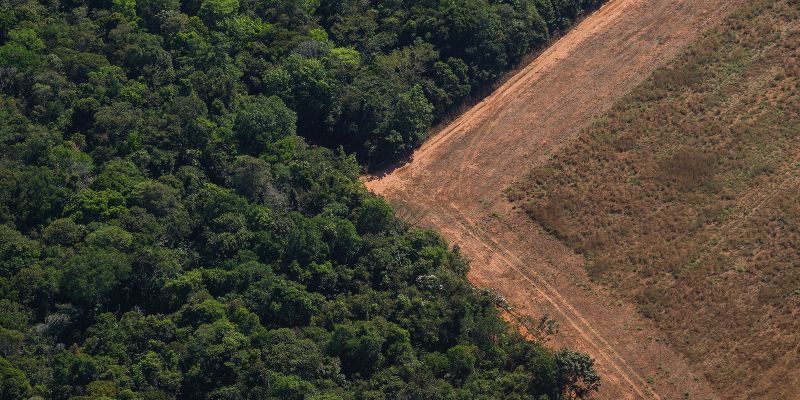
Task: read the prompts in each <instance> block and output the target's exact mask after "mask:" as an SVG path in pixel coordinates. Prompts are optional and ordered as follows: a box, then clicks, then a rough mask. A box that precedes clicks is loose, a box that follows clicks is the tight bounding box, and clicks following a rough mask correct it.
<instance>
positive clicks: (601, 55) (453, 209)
mask: <svg viewBox="0 0 800 400" xmlns="http://www.w3.org/2000/svg"><path fill="white" fill-rule="evenodd" d="M739 3H741V0H728V1H723V0H612V1H610V2H609V3H608V4H606V5H605V6H604V7H603V8H601V9H600V10H598V11H597V12H595V13H593V14H592V15H590V16H588V17H587V18H586V19H585V20H584V21H583V22H581V23H580V24H579V25H578V26H576V27H575V28H574V29H573V30H572V31H570V32H569V33H568V34H567V35H565V36H564V37H562V38H561V39H560V40H559V41H558V42H556V43H555V44H554V45H553V46H551V47H550V48H549V49H548V50H546V51H545V52H544V53H542V54H541V55H540V56H539V57H538V58H537V59H535V60H534V61H533V62H532V63H531V64H529V65H528V66H527V67H525V68H524V69H523V70H521V71H520V72H519V73H517V74H516V75H515V76H513V77H512V78H511V79H509V80H508V81H507V82H506V83H505V84H503V85H502V86H501V87H500V88H499V89H498V90H496V91H495V92H494V93H493V94H492V95H490V96H489V97H487V98H486V99H485V100H484V101H483V102H481V103H480V104H478V105H476V106H475V107H473V108H472V109H471V110H469V111H468V112H466V113H465V114H464V115H462V116H461V117H460V118H458V119H457V120H456V121H454V122H453V123H452V124H451V125H450V126H448V127H447V128H445V129H444V130H442V131H441V132H439V133H438V134H437V135H436V136H434V137H433V138H431V139H430V140H429V141H428V142H426V143H425V144H424V145H423V146H422V147H421V148H420V149H419V150H418V151H417V152H415V153H414V156H413V159H412V162H410V163H408V164H406V165H404V166H403V167H401V168H398V169H396V170H394V171H392V172H391V173H389V174H387V175H385V176H382V177H381V178H380V179H375V180H371V181H369V182H368V183H367V186H368V187H369V188H370V189H372V190H373V191H376V192H378V193H381V194H383V195H385V196H386V197H387V198H388V199H389V200H390V201H391V202H392V203H393V204H395V206H396V207H397V209H398V214H399V215H400V216H401V217H403V218H405V219H407V220H409V221H411V222H413V223H419V224H421V225H424V226H427V227H432V228H434V229H437V230H439V231H440V232H442V234H443V235H444V236H445V237H446V238H447V239H449V240H450V241H451V242H452V243H453V244H457V245H459V247H460V248H461V251H462V253H463V254H464V255H465V256H466V257H467V258H468V259H469V260H470V261H471V271H470V279H471V281H472V282H473V283H474V284H475V285H477V286H489V287H493V288H496V289H497V290H499V291H500V292H501V293H503V295H504V296H505V297H506V298H507V299H508V300H509V302H510V303H511V304H512V305H513V306H514V307H515V308H516V311H517V312H518V313H523V314H525V313H529V314H531V315H536V316H539V315H542V314H547V315H549V316H551V317H553V318H555V319H556V320H558V321H559V323H560V327H561V331H560V333H559V334H558V337H557V338H556V343H557V344H558V345H566V346H570V347H572V348H576V349H579V350H582V351H585V352H587V353H589V354H591V355H592V356H593V357H594V358H595V359H596V360H597V365H598V369H599V370H600V372H601V373H602V374H603V378H604V383H603V387H602V389H601V392H600V393H599V395H598V398H603V399H626V398H627V399H637V398H648V399H650V398H652V399H664V400H666V399H678V398H685V396H686V395H687V394H688V395H689V398H692V399H694V398H697V399H706V398H716V397H717V396H716V395H715V394H714V391H713V390H712V389H711V387H710V386H709V385H708V384H707V383H706V381H705V380H704V379H703V378H702V377H700V376H697V375H695V374H694V373H693V372H692V369H691V367H690V366H689V365H688V363H687V362H686V361H685V360H684V359H683V358H682V357H681V356H680V355H679V354H677V353H676V352H674V351H673V350H672V349H670V348H669V347H668V346H667V345H665V344H663V339H662V338H663V336H662V335H661V333H660V332H659V331H658V330H657V329H656V328H655V327H654V325H653V324H652V323H650V322H649V321H647V320H645V319H643V318H641V317H640V316H639V315H638V313H637V312H636V311H635V309H634V307H633V306H632V305H630V304H626V303H624V302H623V301H621V300H620V299H619V298H617V297H616V296H614V295H613V293H611V292H609V291H608V290H606V289H604V288H602V287H599V286H597V285H594V284H592V283H591V282H589V280H588V279H587V278H586V276H585V273H584V271H583V267H582V266H583V260H582V258H581V257H580V256H578V255H575V254H574V253H572V252H571V251H570V250H569V249H567V248H566V247H565V246H563V245H562V244H561V243H559V242H557V241H555V240H553V239H552V238H550V237H549V236H548V235H546V234H544V233H542V232H541V231H539V230H538V229H537V228H536V227H535V226H532V225H531V224H530V223H529V222H527V221H526V220H527V218H525V217H522V216H521V214H520V213H518V212H517V211H516V210H513V209H511V207H510V206H509V205H508V203H507V202H506V201H505V200H504V198H503V195H502V191H503V189H504V188H506V187H508V186H509V185H510V184H511V183H512V182H513V181H514V180H515V179H516V178H517V177H519V174H523V173H525V172H526V171H528V170H530V168H531V167H532V166H533V165H535V164H537V163H541V162H543V161H545V160H546V159H547V157H548V156H549V154H551V152H553V151H556V150H557V149H558V148H559V146H560V145H561V144H562V143H563V142H564V141H565V140H568V139H570V138H572V137H574V136H575V135H576V134H577V133H578V132H580V130H581V129H582V128H584V127H586V126H587V125H588V123H589V122H590V121H591V120H592V117H594V116H596V115H597V114H599V113H601V112H602V111H604V110H606V109H607V108H608V107H610V105H611V104H612V103H613V102H614V101H615V100H617V99H619V98H620V97H621V96H622V95H624V94H625V93H627V92H629V91H630V90H631V89H632V88H633V87H634V86H636V85H637V84H638V83H640V82H641V81H642V80H643V79H644V78H646V77H647V75H649V74H650V73H651V72H652V71H653V70H654V69H655V68H656V67H658V66H660V65H662V64H663V63H665V62H666V61H668V60H670V59H671V58H672V57H674V55H675V54H676V53H677V52H678V51H680V50H681V49H682V48H684V47H685V46H686V45H687V44H688V43H689V42H691V41H692V40H693V39H694V38H696V37H697V36H698V35H699V34H700V33H702V32H703V31H705V30H706V29H708V28H709V27H711V26H713V25H714V24H715V23H716V22H718V21H719V20H721V18H722V17H724V16H725V15H727V14H728V12H729V11H732V10H733V9H734V8H735V6H736V5H738V4H739Z"/></svg>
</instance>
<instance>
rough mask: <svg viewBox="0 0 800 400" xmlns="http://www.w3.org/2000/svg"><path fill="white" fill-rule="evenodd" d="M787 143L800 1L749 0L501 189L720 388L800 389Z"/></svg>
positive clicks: (799, 183) (746, 393) (799, 297)
mask: <svg viewBox="0 0 800 400" xmlns="http://www.w3.org/2000/svg"><path fill="white" fill-rule="evenodd" d="M798 148H800V2H798V1H790V0H758V1H750V2H748V5H746V6H744V7H743V8H741V9H740V10H739V11H737V12H736V13H735V15H733V16H732V17H731V18H729V19H727V20H726V21H725V23H724V24H723V25H722V26H721V27H720V28H718V29H716V30H715V31H713V32H712V33H710V34H708V35H706V36H705V37H704V38H703V39H702V40H700V41H699V42H698V43H696V44H694V45H693V46H691V48H690V49H689V50H688V51H687V52H686V53H685V54H683V55H682V56H681V57H679V58H678V59H677V60H676V61H675V62H673V63H671V64H670V65H669V66H667V67H665V68H663V69H660V70H659V71H657V72H656V73H655V74H654V75H653V77H652V78H651V79H649V80H648V81H647V82H646V83H644V84H643V85H642V86H640V87H639V88H637V89H636V90H635V91H633V93H632V94H631V95H629V96H627V97H626V98H625V99H624V100H623V101H621V102H620V103H619V104H617V105H616V106H615V107H614V108H613V109H612V110H611V111H610V112H609V113H608V114H606V115H604V116H603V117H602V118H599V119H598V120H597V121H596V122H595V123H594V124H593V125H592V126H591V127H590V128H589V129H587V130H586V131H584V132H583V133H582V134H581V135H580V140H578V141H576V142H575V143H574V144H571V145H569V146H567V147H566V148H565V149H564V150H562V151H561V152H559V153H557V154H556V155H555V156H554V157H553V160H552V161H551V162H548V163H546V164H545V165H542V166H539V167H537V168H535V169H534V170H533V171H532V173H531V174H530V176H529V177H527V178H526V179H525V180H524V183H521V184H520V185H518V186H517V187H516V189H515V191H514V193H512V198H515V199H516V200H518V201H519V203H518V204H523V205H524V208H525V210H526V211H527V212H528V214H529V215H530V216H531V217H533V219H534V220H536V221H537V222H539V223H541V224H542V225H543V226H544V227H545V228H547V229H549V230H550V231H551V232H553V233H554V234H555V236H557V237H558V238H560V239H562V240H563V241H564V242H565V243H566V244H567V245H568V246H570V247H571V248H572V249H574V250H576V251H578V252H581V253H584V254H586V255H588V257H587V258H588V260H589V263H588V264H587V266H588V271H589V274H590V275H591V276H593V277H594V278H596V279H597V280H599V281H602V282H605V283H607V284H609V285H610V286H613V287H614V288H616V289H617V290H616V291H617V292H619V293H623V294H624V295H625V296H626V297H627V298H628V299H630V300H632V301H634V302H635V303H636V304H637V306H638V308H639V309H640V310H641V311H642V312H643V313H644V314H645V315H647V316H648V317H650V318H652V319H653V320H654V321H656V322H657V325H658V327H659V328H661V329H662V330H663V331H664V332H666V333H667V335H668V337H669V343H670V345H672V346H673V347H675V348H677V349H679V350H680V351H682V352H683V353H684V354H686V355H687V356H688V358H689V360H690V361H691V363H692V365H694V366H695V367H696V368H697V370H698V371H699V372H702V373H704V374H705V376H706V377H707V378H708V379H709V380H710V381H711V382H712V383H713V384H714V386H716V387H717V389H718V391H719V394H720V395H721V396H722V397H723V398H726V399H737V398H739V399H778V398H786V399H788V398H798V396H800V353H798V349H800V335H798V332H800V318H799V317H800V250H798V249H800V203H798V201H797V199H798V195H800V152H799V151H798ZM744 377H747V379H743V378H744Z"/></svg>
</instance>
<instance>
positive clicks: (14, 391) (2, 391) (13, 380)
mask: <svg viewBox="0 0 800 400" xmlns="http://www.w3.org/2000/svg"><path fill="white" fill-rule="evenodd" d="M31 393H32V391H31V384H30V383H29V382H28V379H27V378H26V377H25V373H24V372H22V371H21V370H19V369H17V368H14V366H13V365H12V364H11V363H10V362H9V361H8V360H6V359H5V358H3V357H0V398H3V399H9V400H24V399H27V398H29V397H30V396H31Z"/></svg>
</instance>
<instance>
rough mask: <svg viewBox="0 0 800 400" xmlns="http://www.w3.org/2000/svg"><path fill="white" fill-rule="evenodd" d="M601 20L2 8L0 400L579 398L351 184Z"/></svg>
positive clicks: (294, 4) (170, 5)
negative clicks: (558, 39) (572, 29)
mask: <svg viewBox="0 0 800 400" xmlns="http://www.w3.org/2000/svg"><path fill="white" fill-rule="evenodd" d="M599 2H600V1H599V0H585V1H580V0H511V1H487V0H463V1H435V0H429V1H425V0H414V1H411V0H408V1H399V0H397V1H372V2H370V1H330V0H322V1H315V0H265V1H253V0H241V2H239V1H237V0H203V1H197V0H188V1H183V2H178V1H177V0H111V1H108V0H63V1H56V0H41V1H31V0H19V1H17V0H0V4H2V7H0V398H2V399H27V398H31V397H35V398H48V399H90V398H91V399H100V398H119V399H202V398H207V399H268V398H278V399H306V398H308V399H383V398H397V399H472V398H475V399H499V398H504V399H533V398H535V399H559V398H562V397H573V396H575V397H582V396H584V395H586V394H588V393H590V392H591V391H593V390H594V389H596V388H597V385H598V377H597V375H596V373H595V372H594V369H593V362H592V360H591V359H590V358H589V357H587V356H586V355H584V354H580V353H576V352H572V351H569V350H561V351H553V350H550V349H547V348H545V347H544V346H542V343H541V340H540V341H527V340H524V339H523V337H522V336H521V335H520V334H519V333H518V332H516V330H514V329H511V328H509V327H508V326H507V325H506V324H505V323H504V322H503V320H502V319H501V318H500V317H499V316H498V311H497V310H498V306H501V305H502V299H501V298H499V297H498V296H497V295H495V294H493V293H492V292H491V291H485V290H476V289H474V288H472V287H471V286H470V285H469V283H468V282H467V280H466V279H465V274H466V270H467V265H466V263H465V262H464V261H463V260H462V259H461V258H460V257H459V255H458V251H457V249H453V250H450V249H449V248H448V246H447V244H446V243H445V242H444V241H443V240H442V239H441V238H439V237H438V236H437V235H435V234H434V233H432V232H429V231H424V230H420V229H416V228H413V227H409V226H407V225H405V224H403V223H402V222H400V221H398V220H397V219H395V217H394V215H393V212H392V210H391V208H390V207H389V206H388V205H387V204H386V203H385V202H384V201H383V200H381V199H379V198H377V197H375V196H373V195H371V194H370V193H368V192H367V191H366V190H365V189H364V187H363V185H362V184H361V183H360V182H359V180H358V175H359V172H360V171H362V168H363V165H365V164H366V163H375V162H380V161H383V160H390V159H394V158H396V157H398V156H401V155H403V154H406V153H407V152H408V151H409V150H410V149H412V148H413V147H414V146H416V145H418V144H419V143H420V141H421V140H423V139H424V137H425V135H426V133H427V131H428V129H429V128H430V126H431V125H432V123H434V122H435V121H436V120H438V119H441V118H442V117H444V116H446V114H447V113H448V112H451V111H452V110H453V109H454V108H455V107H456V106H458V105H459V104H461V103H462V102H463V101H464V100H465V99H466V98H467V97H468V96H470V95H471V94H474V93H475V92H476V91H477V90H479V89H480V88H481V87H484V86H485V85H487V84H489V83H490V82H492V81H493V80H494V79H496V78H497V77H498V76H499V75H500V74H501V73H502V72H503V71H505V70H507V69H508V68H510V67H511V66H512V65H513V63H514V62H516V61H518V60H520V58H521V57H522V56H523V55H524V54H525V53H527V52H530V51H532V50H535V49H537V48H538V47H540V46H542V45H543V44H545V43H546V42H547V40H548V39H549V38H550V37H551V36H552V35H554V34H556V33H557V32H559V31H560V30H563V29H564V28H566V27H568V26H569V25H570V23H571V22H572V21H573V20H574V19H575V18H576V17H577V16H579V15H580V14H581V13H582V12H584V10H586V9H589V8H591V7H594V6H596V5H597V3H599ZM309 142H310V143H312V144H308V143H309ZM359 162H361V164H359Z"/></svg>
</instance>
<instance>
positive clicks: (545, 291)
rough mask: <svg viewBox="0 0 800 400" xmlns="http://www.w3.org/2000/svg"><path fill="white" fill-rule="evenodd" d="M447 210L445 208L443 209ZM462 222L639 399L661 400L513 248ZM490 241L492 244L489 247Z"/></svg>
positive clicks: (468, 221) (488, 251) (467, 218)
mask: <svg viewBox="0 0 800 400" xmlns="http://www.w3.org/2000/svg"><path fill="white" fill-rule="evenodd" d="M445 212H447V211H445ZM459 216H460V217H461V219H463V222H461V223H459V225H460V227H461V228H462V231H463V232H465V233H466V234H467V235H469V236H470V237H472V238H474V239H477V240H478V241H479V242H480V243H481V244H482V246H483V248H484V249H485V251H486V252H487V253H492V254H494V255H496V256H497V257H500V258H501V259H502V261H504V262H505V264H506V265H507V266H508V268H510V269H511V270H513V271H514V272H516V273H518V274H519V275H520V276H521V277H522V278H523V279H525V280H526V281H527V282H528V283H530V285H531V287H532V288H534V290H535V291H536V292H537V293H538V294H539V295H540V296H541V297H542V298H544V299H545V300H546V301H547V302H548V303H550V304H551V305H552V307H553V308H554V309H555V310H556V311H557V312H558V314H559V316H561V317H562V318H561V319H562V320H563V321H566V322H567V323H568V324H569V326H570V327H571V328H572V329H574V330H575V332H577V334H578V336H580V337H581V338H582V339H584V340H585V341H586V343H587V344H589V345H590V346H591V347H592V348H593V349H594V351H592V354H594V355H595V357H598V358H602V361H603V364H604V365H607V366H609V367H610V368H612V369H613V370H614V371H615V372H616V373H617V374H618V375H619V376H620V377H621V378H622V379H623V380H625V382H626V383H627V384H628V385H630V387H631V389H632V390H633V391H635V392H636V394H637V395H638V396H640V397H641V398H653V399H657V400H661V397H660V396H659V395H658V394H657V393H656V392H655V391H653V390H652V389H651V388H648V389H647V392H648V395H647V396H646V395H645V394H644V391H642V390H641V389H640V387H647V386H648V385H647V382H646V381H645V379H644V378H642V377H641V376H640V375H639V374H638V373H636V371H635V370H634V369H633V368H631V367H630V365H629V364H628V363H627V362H626V361H625V360H624V359H623V358H622V357H620V355H619V354H618V353H617V352H616V351H615V350H614V348H613V347H612V346H611V345H610V344H609V343H608V342H607V341H606V340H605V339H604V338H603V337H602V336H601V335H600V334H598V333H597V331H596V330H595V329H593V328H592V325H591V323H589V322H588V321H587V320H586V318H585V317H584V316H583V315H582V314H581V313H580V312H579V311H578V310H576V309H575V308H574V307H573V306H572V305H571V304H570V303H569V302H568V301H566V300H565V299H564V298H563V297H562V296H561V295H560V294H559V293H558V291H557V290H556V289H555V288H553V287H552V286H551V285H550V284H549V283H548V282H547V280H546V279H544V278H543V277H542V276H541V275H539V274H538V273H537V272H536V270H533V269H528V270H525V271H523V270H521V269H519V268H517V267H515V264H516V265H524V264H525V262H524V261H523V260H522V259H520V258H519V257H518V256H516V255H515V254H514V253H513V252H512V251H509V250H508V249H507V248H506V247H505V246H503V245H502V244H500V243H499V242H498V241H496V240H495V239H493V238H492V236H491V235H486V234H485V233H484V232H483V230H482V229H481V228H480V227H478V226H477V225H475V224H474V222H473V221H471V220H470V219H469V217H468V216H467V215H464V214H463V213H459ZM489 244H491V245H492V246H490V245H489Z"/></svg>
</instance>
